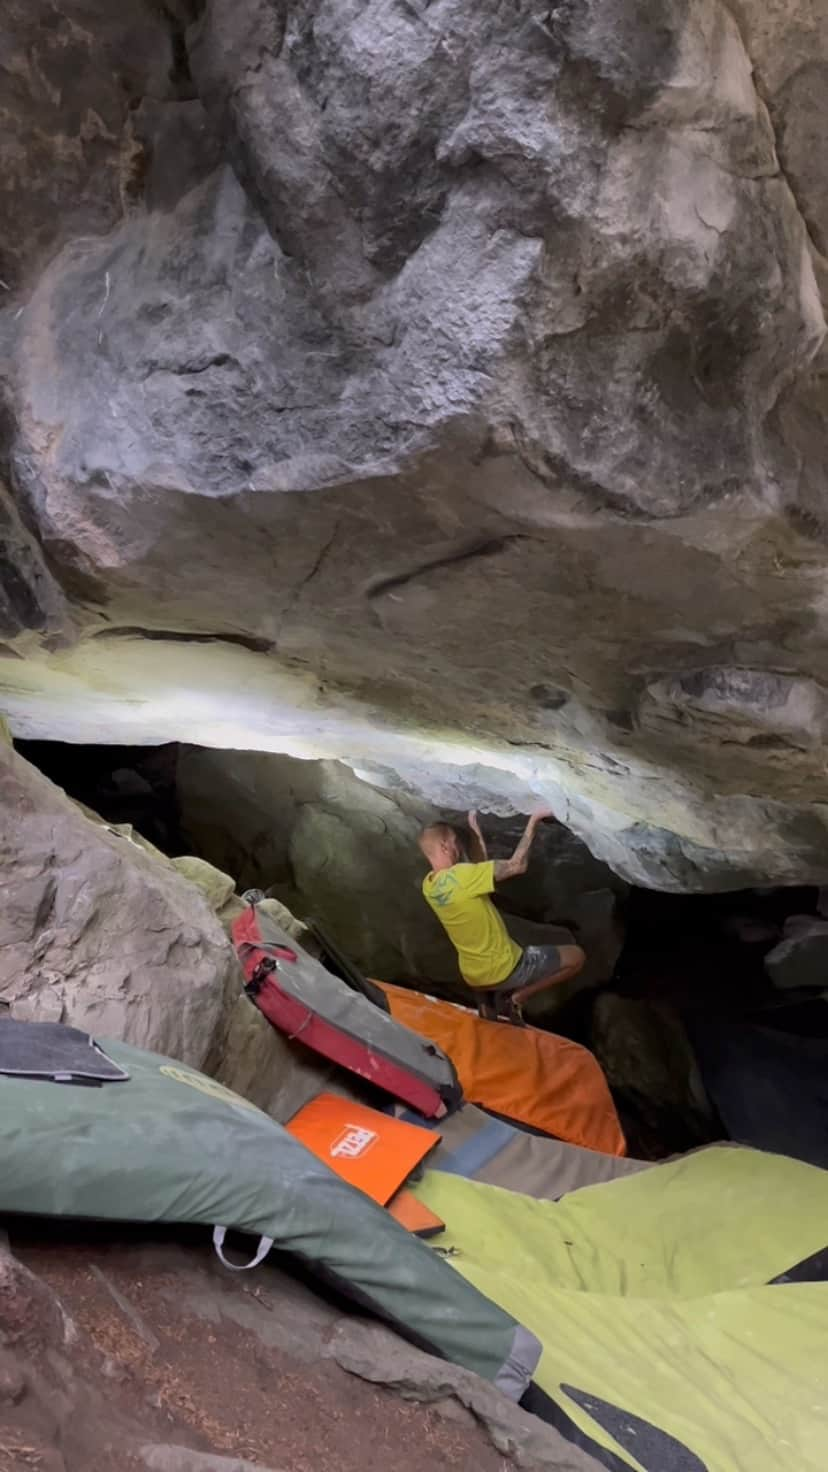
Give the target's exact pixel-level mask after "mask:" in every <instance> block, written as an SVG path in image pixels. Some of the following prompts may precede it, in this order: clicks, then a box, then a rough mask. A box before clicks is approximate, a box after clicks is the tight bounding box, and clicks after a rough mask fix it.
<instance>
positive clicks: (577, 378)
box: [0, 0, 828, 888]
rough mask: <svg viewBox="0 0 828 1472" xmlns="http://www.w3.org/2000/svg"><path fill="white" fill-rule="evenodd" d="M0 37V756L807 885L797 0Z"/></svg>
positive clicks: (353, 7)
mask: <svg viewBox="0 0 828 1472" xmlns="http://www.w3.org/2000/svg"><path fill="white" fill-rule="evenodd" d="M6 12H7V13H6V15H5V16H4V25H5V28H6V31H7V33H8V34H7V36H6V37H5V38H4V50H5V55H6V57H7V65H6V69H5V70H4V73H3V80H2V82H1V83H0V88H2V89H3V95H2V96H0V106H2V107H3V108H4V110H5V112H6V113H7V114H9V115H11V116H12V117H13V118H14V125H13V127H12V128H10V129H8V130H6V131H5V132H4V136H3V140H2V142H0V164H1V165H2V167H0V181H2V183H0V190H2V191H3V198H4V203H5V205H6V208H5V209H4V210H2V211H0V220H2V221H3V225H2V227H0V279H2V282H3V285H2V287H0V299H1V300H0V347H2V354H0V361H2V364H3V367H2V369H0V397H1V398H2V404H0V409H2V413H1V414H0V438H2V445H3V457H2V464H0V483H2V485H1V488H0V640H2V642H3V645H4V646H5V647H4V648H3V649H0V654H2V656H3V657H2V659H0V706H2V707H3V708H4V709H5V710H6V711H7V712H8V714H9V716H10V719H11V723H12V726H13V729H14V730H15V732H16V733H17V734H20V735H22V734H27V735H30V736H40V737H46V736H51V737H54V738H56V739H74V740H85V739H96V738H95V736H94V735H91V736H90V733H94V732H95V731H97V732H100V731H101V729H102V727H103V728H104V729H105V730H106V732H107V736H108V739H110V740H111V739H122V740H125V741H141V740H150V741H161V740H171V739H184V740H190V741H193V742H197V743H199V744H203V745H215V746H231V747H232V746H235V747H244V746H248V747H250V748H257V749H259V750H265V751H283V752H292V753H293V754H295V755H308V756H316V757H324V758H337V759H340V760H343V761H346V762H348V763H349V764H350V765H352V766H354V767H356V768H358V769H359V770H360V771H362V772H363V773H364V774H365V775H366V776H368V777H369V778H370V777H371V776H372V775H373V776H374V777H377V776H379V777H384V778H385V779H386V780H387V778H388V774H389V773H391V774H393V777H394V780H395V781H397V782H400V783H403V784H407V785H408V786H409V787H410V788H411V789H412V790H414V791H416V792H418V793H420V794H421V795H425V796H426V797H427V798H428V800H429V801H432V802H435V803H438V804H440V805H441V806H445V807H451V806H458V807H459V806H463V805H468V803H467V802H466V799H467V798H468V800H469V802H474V803H475V804H476V805H479V806H482V807H487V808H489V810H491V811H498V812H501V813H503V814H508V813H510V812H513V811H515V810H518V811H519V810H521V809H524V810H525V808H526V807H528V805H529V803H530V802H531V801H532V799H533V798H534V797H541V796H544V795H545V796H547V797H549V796H551V797H552V798H553V799H554V800H556V801H557V802H558V803H559V805H560V807H561V808H562V810H563V811H562V815H565V816H566V817H567V819H568V821H569V822H570V823H571V825H572V827H573V828H574V830H575V831H576V832H577V833H578V834H579V835H580V836H581V837H583V838H584V839H586V841H587V842H588V843H589V844H590V846H591V847H592V848H593V851H595V852H596V853H599V854H600V856H601V858H603V859H604V860H606V861H607V862H608V863H610V864H611V865H612V866H613V867H614V868H615V869H616V870H617V871H619V872H621V873H623V874H624V875H625V876H626V877H627V878H630V879H633V880H636V881H638V882H644V883H650V884H653V885H656V886H662V887H672V888H716V887H737V886H739V885H743V884H746V883H749V882H751V881H752V880H753V881H755V880H766V881H780V882H784V881H786V880H788V881H790V880H793V879H802V878H805V877H806V876H810V877H813V878H815V879H817V880H820V881H826V880H828V806H827V805H826V797H828V793H826V783H825V776H824V771H823V761H822V757H821V747H822V745H823V743H824V740H825V736H826V733H828V703H827V702H828V639H826V623H827V622H828V609H827V608H826V603H825V598H824V593H823V585H824V580H825V572H826V563H828V551H826V527H828V516H826V512H825V470H824V467H825V464H826V440H825V436H826V424H827V423H828V416H826V413H825V407H826V388H825V385H826V372H825V365H826V357H825V351H826V350H825V348H824V345H823V344H824V336H825V319H824V314H823V295H824V292H825V283H826V279H828V267H826V259H825V255H824V252H825V251H826V249H827V248H828V245H827V244H826V242H827V241H828V188H826V184H825V175H824V169H823V168H822V154H821V140H822V138H823V136H824V111H825V107H826V103H825V98H826V95H828V93H826V87H825V78H826V75H828V22H827V21H826V16H825V7H824V5H823V4H822V3H821V0H741V3H740V4H739V6H738V7H736V6H734V7H732V8H729V7H727V6H726V5H724V4H723V3H721V0H656V3H655V4H654V5H650V6H648V7H646V14H645V10H644V9H642V7H641V6H640V5H639V4H638V3H637V0H577V3H574V0H563V3H561V4H557V5H555V6H554V7H552V8H550V7H548V6H544V5H538V4H537V3H535V0H519V3H518V4H516V5H514V6H506V7H504V6H503V5H501V4H499V3H496V0H477V3H474V4H472V3H471V0H434V3H432V4H430V5H426V4H424V3H421V0H412V3H408V0H298V3H295V4H291V5H288V4H287V3H285V0H177V3H175V4H168V5H166V6H158V7H148V6H145V5H144V4H142V3H140V0H124V3H123V4H120V5H119V6H117V7H116V8H115V9H113V7H111V6H109V5H107V4H106V3H105V0H59V3H58V4H57V5H54V4H53V3H52V0H48V3H47V0H29V3H27V4H25V5H24V4H23V3H22V0H13V3H12V4H11V5H9V6H7V7H6ZM18 656H22V657H18ZM452 797H455V798H459V800H458V801H452V800H451V799H452Z"/></svg>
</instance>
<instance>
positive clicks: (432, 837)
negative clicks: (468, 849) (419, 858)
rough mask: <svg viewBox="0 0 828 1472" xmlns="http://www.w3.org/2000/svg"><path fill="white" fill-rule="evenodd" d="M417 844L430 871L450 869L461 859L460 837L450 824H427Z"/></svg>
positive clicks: (461, 846)
mask: <svg viewBox="0 0 828 1472" xmlns="http://www.w3.org/2000/svg"><path fill="white" fill-rule="evenodd" d="M417 842H418V844H419V845H420V849H421V850H422V852H423V854H424V855H425V857H426V858H427V860H428V862H429V864H430V865H431V867H432V869H450V868H451V866H452V864H458V863H459V862H460V860H461V859H462V857H463V845H462V843H461V840H460V835H459V834H458V832H457V830H456V829H455V828H452V826H451V824H450V823H429V825H428V827H427V828H424V829H423V830H422V832H421V834H420V836H419V838H418V839H417Z"/></svg>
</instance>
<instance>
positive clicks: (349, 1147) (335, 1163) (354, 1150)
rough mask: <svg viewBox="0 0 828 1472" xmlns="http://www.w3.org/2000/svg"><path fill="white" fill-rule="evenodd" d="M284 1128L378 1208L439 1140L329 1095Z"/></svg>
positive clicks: (428, 1132) (416, 1127)
mask: <svg viewBox="0 0 828 1472" xmlns="http://www.w3.org/2000/svg"><path fill="white" fill-rule="evenodd" d="M285 1128H286V1129H287V1132H288V1134H290V1135H293V1137H294V1139H296V1140H301V1142H302V1144H303V1145H306V1146H307V1148H308V1149H309V1150H311V1151H312V1152H313V1154H314V1155H316V1156H317V1158H318V1159H319V1160H324V1162H325V1164H326V1165H327V1166H329V1167H330V1169H331V1170H332V1171H335V1172H336V1174H337V1175H338V1176H342V1179H343V1180H345V1181H347V1182H348V1183H349V1185H351V1186H356V1188H357V1190H358V1191H364V1193H365V1195H366V1196H370V1197H371V1199H372V1200H373V1201H377V1202H379V1204H380V1206H385V1205H386V1204H387V1202H389V1201H390V1200H391V1197H392V1196H393V1195H394V1193H395V1192H396V1191H398V1190H399V1188H400V1186H401V1185H402V1183H403V1181H405V1180H407V1179H408V1177H409V1176H410V1174H411V1172H412V1170H413V1169H414V1167H415V1166H417V1165H419V1164H420V1161H421V1160H422V1159H423V1158H424V1157H425V1156H426V1155H427V1154H428V1152H429V1150H433V1149H434V1146H435V1145H436V1144H438V1142H439V1139H440V1136H439V1135H438V1134H436V1133H435V1132H434V1130H424V1129H420V1127H419V1125H416V1124H405V1123H404V1122H403V1121H402V1120H400V1119H392V1118H390V1117H389V1115H387V1114H380V1113H379V1111H378V1110H376V1109H369V1108H367V1106H366V1105H364V1104H351V1103H349V1102H348V1100H347V1099H339V1098H337V1096H336V1095H335V1094H318V1095H317V1097H316V1098H315V1099H312V1100H311V1102H310V1104H306V1105H305V1107H304V1109H300V1110H299V1113H298V1114H294V1116H293V1119H292V1120H291V1121H290V1124H288V1125H286V1126H285Z"/></svg>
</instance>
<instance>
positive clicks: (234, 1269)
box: [213, 1227, 273, 1273]
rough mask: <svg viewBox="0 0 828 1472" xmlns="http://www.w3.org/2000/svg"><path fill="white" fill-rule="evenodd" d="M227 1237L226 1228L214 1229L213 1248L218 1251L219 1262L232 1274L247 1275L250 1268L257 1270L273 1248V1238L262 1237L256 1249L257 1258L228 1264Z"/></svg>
mask: <svg viewBox="0 0 828 1472" xmlns="http://www.w3.org/2000/svg"><path fill="white" fill-rule="evenodd" d="M226 1236H227V1228H226V1227H213V1246H214V1247H215V1249H216V1256H217V1257H218V1259H219V1262H222V1263H223V1264H224V1266H225V1267H226V1268H229V1269H230V1271H231V1273H246V1272H247V1270H248V1268H257V1267H258V1266H259V1263H260V1262H264V1260H265V1258H266V1257H267V1254H268V1253H269V1251H270V1249H271V1247H272V1246H273V1238H272V1237H260V1238H259V1245H258V1247H257V1249H256V1256H255V1257H253V1258H251V1259H250V1262H228V1261H227V1258H226V1257H225V1256H224V1239H225V1237H226Z"/></svg>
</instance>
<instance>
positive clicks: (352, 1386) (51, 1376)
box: [0, 1229, 512, 1472]
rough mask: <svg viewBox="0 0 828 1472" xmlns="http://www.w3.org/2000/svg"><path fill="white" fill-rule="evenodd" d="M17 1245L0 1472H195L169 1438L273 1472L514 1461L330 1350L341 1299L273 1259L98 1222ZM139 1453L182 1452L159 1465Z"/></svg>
mask: <svg viewBox="0 0 828 1472" xmlns="http://www.w3.org/2000/svg"><path fill="white" fill-rule="evenodd" d="M11 1247H12V1251H13V1253H14V1258H11V1257H10V1256H9V1255H8V1254H0V1344H2V1345H4V1346H5V1348H4V1349H2V1350H0V1472H146V1468H147V1466H148V1465H150V1466H155V1465H158V1466H159V1467H164V1469H165V1472H166V1468H169V1472H190V1467H189V1464H188V1465H187V1466H186V1469H185V1466H184V1463H183V1462H182V1463H180V1464H177V1462H176V1458H177V1456H178V1454H177V1453H176V1452H175V1450H174V1448H175V1447H176V1446H178V1447H182V1448H183V1447H187V1448H191V1449H193V1450H194V1451H200V1452H207V1453H214V1454H218V1455H220V1456H222V1457H227V1458H232V1459H241V1460H242V1461H247V1462H252V1463H255V1464H257V1465H258V1466H260V1467H262V1468H267V1469H275V1472H388V1469H389V1468H392V1467H397V1468H400V1469H404V1472H441V1469H455V1472H456V1469H461V1468H472V1467H473V1468H475V1469H479V1472H505V1469H506V1468H508V1467H510V1466H511V1465H512V1464H511V1462H509V1461H506V1460H504V1458H503V1457H501V1455H500V1454H499V1453H498V1452H497V1451H496V1450H495V1448H494V1446H493V1445H492V1443H491V1441H490V1440H489V1438H488V1437H487V1435H486V1433H485V1432H484V1430H483V1429H481V1428H480V1427H479V1426H478V1425H477V1424H476V1423H475V1422H474V1420H473V1418H471V1417H470V1416H469V1413H468V1412H467V1411H465V1410H464V1409H463V1408H462V1407H460V1406H459V1405H457V1404H456V1403H454V1402H452V1403H450V1404H449V1403H447V1404H445V1405H441V1406H440V1407H439V1408H437V1407H431V1408H429V1407H424V1406H421V1405H417V1404H412V1403H408V1402H406V1401H404V1400H402V1399H401V1398H399V1397H398V1396H396V1395H394V1394H393V1393H392V1392H390V1391H387V1390H385V1389H382V1388H376V1387H373V1386H371V1385H369V1384H367V1383H366V1382H364V1381H362V1380H360V1379H358V1378H356V1377H354V1376H351V1375H349V1374H347V1373H346V1372H345V1371H344V1370H342V1369H340V1367H339V1366H338V1365H337V1364H335V1363H334V1362H333V1360H331V1359H326V1358H325V1353H324V1351H325V1344H326V1340H327V1338H328V1337H329V1335H330V1334H331V1331H332V1328H333V1325H334V1324H335V1323H336V1322H338V1321H339V1322H341V1311H340V1309H339V1308H338V1307H333V1306H331V1305H329V1304H327V1303H325V1302H323V1301H322V1300H321V1299H317V1298H316V1297H315V1295H313V1294H312V1293H310V1291H309V1290H308V1289H307V1288H306V1287H304V1286H302V1285H301V1284H299V1283H297V1282H296V1281H294V1280H293V1279H291V1278H290V1277H289V1276H287V1275H286V1274H283V1273H281V1272H279V1271H278V1270H277V1269H272V1270H266V1271H264V1272H262V1271H259V1272H257V1273H256V1274H251V1275H250V1280H247V1279H246V1277H243V1276H242V1275H239V1276H238V1277H236V1276H234V1275H231V1274H228V1273H226V1272H224V1271H223V1270H222V1269H221V1268H220V1267H219V1266H218V1264H217V1263H216V1262H215V1260H214V1259H213V1258H212V1256H211V1253H210V1251H209V1248H208V1247H207V1246H206V1245H204V1244H203V1243H201V1244H199V1245H193V1244H192V1243H186V1244H182V1243H181V1242H178V1241H175V1240H171V1241H162V1242H157V1241H156V1242H148V1241H146V1240H141V1239H140V1237H139V1238H137V1239H134V1240H131V1241H129V1240H128V1241H126V1242H117V1241H112V1240H111V1239H110V1240H108V1239H107V1237H106V1234H105V1233H103V1232H100V1231H91V1229H90V1234H89V1235H88V1236H86V1237H84V1236H83V1235H80V1236H78V1235H77V1234H75V1236H74V1239H73V1240H69V1241H65V1240H64V1241H60V1242H58V1241H56V1240H55V1238H54V1237H50V1235H49V1234H48V1233H43V1232H42V1231H41V1232H40V1233H39V1234H38V1232H37V1231H36V1232H35V1233H34V1234H31V1233H30V1232H29V1231H27V1230H13V1231H12V1233H11ZM27 1269H28V1271H27ZM251 1280H252V1281H251ZM147 1445H152V1446H155V1447H158V1446H167V1447H168V1448H169V1447H170V1446H172V1448H173V1450H172V1451H169V1450H168V1451H167V1452H165V1453H152V1454H150V1456H157V1457H160V1458H161V1461H160V1462H158V1463H155V1462H153V1461H152V1460H149V1461H148V1460H147V1454H146V1453H145V1452H144V1451H142V1448H143V1447H146V1446H147ZM165 1458H166V1462H165V1460H164V1459H165ZM170 1459H171V1460H170ZM205 1465H206V1464H205ZM193 1469H194V1472H195V1464H193ZM226 1472H231V1469H230V1468H227V1469H226ZM233 1472H235V1468H233Z"/></svg>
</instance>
